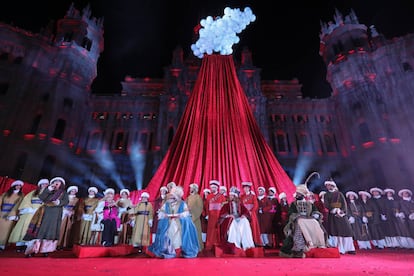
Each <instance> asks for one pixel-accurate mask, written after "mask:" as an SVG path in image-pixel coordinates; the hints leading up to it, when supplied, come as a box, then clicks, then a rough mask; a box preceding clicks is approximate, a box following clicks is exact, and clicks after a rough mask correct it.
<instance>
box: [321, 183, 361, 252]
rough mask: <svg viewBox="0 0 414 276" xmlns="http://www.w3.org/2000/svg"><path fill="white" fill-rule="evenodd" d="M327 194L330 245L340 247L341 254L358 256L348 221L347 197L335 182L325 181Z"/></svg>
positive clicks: (325, 199) (326, 204)
mask: <svg viewBox="0 0 414 276" xmlns="http://www.w3.org/2000/svg"><path fill="white" fill-rule="evenodd" d="M324 184H325V187H326V189H327V192H326V194H325V196H324V205H325V207H326V208H327V209H328V210H329V213H328V221H327V225H328V229H327V231H328V235H329V245H330V246H331V247H338V250H339V253H340V254H345V253H348V254H356V251H355V246H354V240H353V232H352V228H351V225H350V223H349V221H348V217H347V212H348V205H347V203H346V199H345V196H344V195H343V194H342V193H341V192H340V191H339V190H338V187H337V185H336V183H335V181H333V180H327V181H325V183H324Z"/></svg>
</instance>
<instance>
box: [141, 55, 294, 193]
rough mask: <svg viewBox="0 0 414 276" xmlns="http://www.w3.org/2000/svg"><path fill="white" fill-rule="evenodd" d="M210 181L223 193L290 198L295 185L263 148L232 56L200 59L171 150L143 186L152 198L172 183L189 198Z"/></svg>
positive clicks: (264, 146) (269, 149) (269, 150)
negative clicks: (244, 186)
mask: <svg viewBox="0 0 414 276" xmlns="http://www.w3.org/2000/svg"><path fill="white" fill-rule="evenodd" d="M212 179H215V180H218V181H220V183H221V185H223V186H226V187H227V188H228V189H229V188H230V187H231V186H237V187H239V188H241V183H242V182H243V181H249V182H252V183H253V187H252V189H254V191H256V190H257V187H259V186H264V187H266V189H267V188H269V187H275V188H276V190H277V192H278V193H281V192H285V193H286V194H287V196H288V198H291V196H292V194H293V193H294V192H295V185H294V184H293V182H292V180H291V179H290V178H289V176H288V175H287V174H286V172H285V171H284V170H283V168H282V167H281V165H280V164H279V162H278V160H277V159H276V157H275V155H274V154H273V152H272V150H271V148H270V147H269V146H268V144H267V143H266V141H265V139H264V137H263V134H262V133H261V131H260V129H259V127H258V125H257V123H256V119H255V117H254V115H253V113H252V111H251V108H250V106H249V103H248V100H247V97H246V95H245V93H244V91H243V88H242V86H241V84H240V81H239V79H238V78H237V74H236V69H235V66H234V61H233V56H232V55H227V56H223V55H215V54H213V55H205V56H204V57H203V60H202V64H201V68H200V72H199V74H198V77H197V80H196V83H195V86H194V90H193V92H192V94H191V95H190V97H189V100H188V103H187V106H186V108H185V110H184V113H183V116H182V118H181V121H180V123H179V125H178V128H177V131H176V133H175V135H174V138H173V140H172V142H171V145H170V148H169V150H168V151H167V153H166V155H165V157H164V159H163V160H162V162H161V164H160V166H159V168H158V169H157V171H156V172H155V174H154V176H153V178H152V179H151V181H150V183H149V184H148V186H147V188H146V189H145V190H147V191H148V192H149V193H150V195H151V198H152V199H153V198H154V197H156V196H157V195H158V194H159V188H160V187H161V186H165V185H166V184H167V183H168V182H171V181H174V182H175V183H177V184H178V185H181V186H182V187H183V188H184V191H185V194H186V195H187V194H188V190H189V185H190V184H191V183H197V184H198V185H199V188H200V189H199V190H200V192H201V191H202V190H203V189H204V188H208V187H209V181H210V180H212Z"/></svg>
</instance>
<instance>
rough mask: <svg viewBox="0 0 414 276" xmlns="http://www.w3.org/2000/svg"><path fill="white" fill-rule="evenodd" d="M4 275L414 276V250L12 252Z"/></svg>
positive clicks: (0, 257) (2, 258)
mask: <svg viewBox="0 0 414 276" xmlns="http://www.w3.org/2000/svg"><path fill="white" fill-rule="evenodd" d="M0 264H1V265H0V275H123V276H126V275H138V274H141V273H143V274H144V275H181V276H184V275H190V274H195V275H197V276H203V275H209V276H211V275H214V276H215V275H226V276H230V275H238V276H241V275H261V276H265V275H353V276H356V275H393V276H394V275H398V276H399V275H407V276H408V275H411V276H412V275H414V250H408V249H401V250H395V249H384V250H377V249H375V250H369V251H361V250H360V251H357V254H356V255H341V256H340V258H304V259H288V258H281V257H279V255H278V252H277V250H265V251H264V256H263V257H256V258H251V257H221V258H217V257H199V258H195V259H183V258H177V259H168V260H164V259H156V258H148V257H146V256H144V255H138V254H137V253H135V250H134V253H133V254H130V255H126V256H117V257H101V258H79V257H78V256H76V254H75V253H74V252H73V251H71V250H64V251H58V252H54V253H51V254H50V255H49V257H41V256H35V257H32V258H25V257H24V254H23V253H16V252H15V250H14V249H13V248H9V249H6V250H5V251H3V252H0Z"/></svg>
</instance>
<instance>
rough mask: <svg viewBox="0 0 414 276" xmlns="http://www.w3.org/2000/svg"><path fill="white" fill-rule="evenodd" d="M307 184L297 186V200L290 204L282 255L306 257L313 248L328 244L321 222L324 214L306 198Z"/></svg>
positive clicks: (281, 250) (280, 253)
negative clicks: (306, 253)
mask: <svg viewBox="0 0 414 276" xmlns="http://www.w3.org/2000/svg"><path fill="white" fill-rule="evenodd" d="M308 192H309V190H308V188H307V187H306V185H304V184H301V185H298V186H296V192H295V200H294V201H293V202H292V203H291V204H290V205H289V221H288V223H287V224H286V226H285V228H284V232H285V236H286V239H285V240H284V241H283V246H282V247H281V249H280V252H279V255H280V256H281V257H293V258H304V257H305V252H307V251H309V250H311V249H312V248H325V247H326V246H327V240H326V234H325V230H324V229H323V227H322V224H321V223H320V219H321V216H322V214H321V213H320V212H319V211H318V209H317V208H316V207H315V205H314V204H313V203H312V202H310V201H308V200H306V196H307V194H308Z"/></svg>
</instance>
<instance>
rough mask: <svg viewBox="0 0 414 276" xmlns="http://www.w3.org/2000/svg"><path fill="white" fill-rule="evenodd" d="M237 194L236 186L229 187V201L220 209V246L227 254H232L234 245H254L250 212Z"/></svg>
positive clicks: (244, 248)
mask: <svg viewBox="0 0 414 276" xmlns="http://www.w3.org/2000/svg"><path fill="white" fill-rule="evenodd" d="M239 194H240V191H239V189H237V187H231V188H230V193H229V201H228V202H226V203H225V204H224V205H223V207H222V208H221V210H220V218H219V230H220V247H221V248H222V249H223V252H225V253H228V254H234V253H235V250H236V247H237V248H240V249H243V250H247V249H249V248H253V247H254V241H253V236H252V229H251V227H250V223H249V219H250V213H249V211H248V210H247V209H246V207H244V205H243V204H242V203H241V201H240V200H239Z"/></svg>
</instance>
